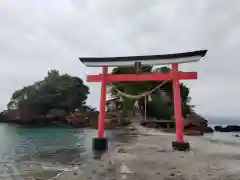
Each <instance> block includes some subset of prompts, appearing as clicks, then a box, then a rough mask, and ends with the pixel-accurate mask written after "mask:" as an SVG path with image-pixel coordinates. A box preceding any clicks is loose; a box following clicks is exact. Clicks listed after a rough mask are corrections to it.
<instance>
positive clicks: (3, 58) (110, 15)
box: [0, 0, 240, 116]
mask: <svg viewBox="0 0 240 180" xmlns="http://www.w3.org/2000/svg"><path fill="white" fill-rule="evenodd" d="M239 6H240V4H239V3H238V1H234V0H231V1H225V0H213V1H208V0H202V1H188V0H183V1H179V0H165V1H157V0H152V1H145V0H132V1H128V0H115V1H111V0H101V1H97V0H82V1H77V0H72V1H70V0H62V1H57V0H52V1H48V0H42V1H32V0H22V1H21V2H20V1H17V0H3V1H1V2H0V62H1V65H0V68H1V69H0V80H1V85H0V92H1V94H0V99H1V101H0V107H1V108H4V107H5V105H6V103H7V101H8V100H9V98H10V96H11V93H12V92H13V91H14V90H16V89H18V88H21V87H22V86H24V85H28V84H31V83H32V82H34V81H37V80H39V79H41V78H43V77H44V75H45V74H46V72H47V70H48V69H51V68H56V69H59V70H60V71H61V72H63V73H69V74H72V75H76V76H79V77H81V78H83V79H84V80H85V79H86V75H87V74H89V73H97V72H99V68H86V67H84V66H83V65H82V64H81V63H80V62H79V61H78V57H79V56H120V55H121V56H123V55H143V54H163V53H174V52H182V51H190V50H195V49H208V50H209V51H208V54H207V56H206V57H205V58H204V59H203V60H202V61H201V62H199V63H194V64H186V65H181V68H182V69H183V70H186V71H192V70H197V71H198V72H199V79H198V80H197V81H188V82H185V83H187V85H188V86H189V87H190V88H191V96H192V103H193V104H196V105H197V107H196V110H197V111H198V112H200V113H203V114H206V113H207V114H213V115H226V116H240V112H239V111H238V110H237V107H238V102H239V100H240V99H239V96H238V94H239V93H238V90H239V88H240V85H239V83H238V82H239V77H240V71H239V70H238V65H239V59H240V55H239V52H238V51H239V48H238V47H239V46H240V36H239V35H238V34H239V32H240V22H239V18H240V12H239ZM88 85H89V86H90V88H91V96H90V97H89V103H90V104H91V105H93V106H96V107H97V106H98V104H99V94H100V86H99V84H96V83H95V84H94V83H93V84H88Z"/></svg>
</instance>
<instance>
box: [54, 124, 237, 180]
mask: <svg viewBox="0 0 240 180" xmlns="http://www.w3.org/2000/svg"><path fill="white" fill-rule="evenodd" d="M134 127H135V128H136V130H131V132H132V134H133V135H132V136H133V137H134V138H133V139H131V141H130V142H127V140H126V141H123V142H118V143H116V142H115V143H113V144H112V145H111V146H110V149H109V151H108V152H106V153H105V154H104V155H103V156H101V157H100V158H99V159H94V160H92V161H91V162H90V163H89V164H87V165H86V166H84V167H82V169H81V170H76V171H75V172H69V173H68V174H67V173H66V174H63V175H62V176H61V177H60V176H59V178H58V179H60V180H63V179H69V180H77V179H81V180H83V179H88V180H90V179H91V180H114V179H115V180H124V179H128V180H137V179H138V180H146V179H151V180H160V179H165V180H213V179H222V180H238V179H240V171H239V170H240V146H239V145H236V144H224V143H222V142H219V141H211V140H207V139H204V138H203V137H187V136H186V137H185V140H187V141H189V142H190V143H191V148H192V149H191V151H188V152H178V151H173V150H172V147H171V142H172V141H173V140H175V134H167V133H163V132H161V131H159V130H154V129H147V128H144V127H141V126H139V125H138V123H134ZM131 132H129V133H128V135H129V136H131Z"/></svg>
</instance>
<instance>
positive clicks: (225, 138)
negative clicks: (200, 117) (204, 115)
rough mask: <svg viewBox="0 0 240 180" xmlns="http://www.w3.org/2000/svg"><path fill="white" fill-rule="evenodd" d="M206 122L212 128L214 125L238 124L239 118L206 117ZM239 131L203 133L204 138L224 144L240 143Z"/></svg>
mask: <svg viewBox="0 0 240 180" xmlns="http://www.w3.org/2000/svg"><path fill="white" fill-rule="evenodd" d="M208 124H209V126H211V127H212V128H214V126H223V127H224V126H227V125H238V126H240V118H229V117H208ZM236 135H239V136H240V132H214V133H211V134H205V135H204V138H207V139H210V140H214V141H219V142H222V143H226V144H236V145H240V137H236Z"/></svg>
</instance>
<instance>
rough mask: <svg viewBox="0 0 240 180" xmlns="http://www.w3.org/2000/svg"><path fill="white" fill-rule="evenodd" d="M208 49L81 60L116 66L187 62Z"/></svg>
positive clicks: (202, 55)
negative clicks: (136, 63) (138, 63)
mask: <svg viewBox="0 0 240 180" xmlns="http://www.w3.org/2000/svg"><path fill="white" fill-rule="evenodd" d="M206 53H207V50H200V51H192V52H184V53H176V54H163V55H148V56H124V57H81V58H79V59H80V61H81V62H82V63H83V64H85V65H86V66H88V67H102V66H108V67H114V66H131V65H134V64H135V62H140V63H141V64H143V65H163V64H173V63H187V62H196V61H199V60H200V59H201V58H202V57H204V56H205V54H206Z"/></svg>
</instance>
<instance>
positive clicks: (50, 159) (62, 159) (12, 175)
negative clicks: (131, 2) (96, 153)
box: [0, 124, 96, 180]
mask: <svg viewBox="0 0 240 180" xmlns="http://www.w3.org/2000/svg"><path fill="white" fill-rule="evenodd" d="M95 135H96V130H90V129H72V128H68V127H24V126H18V125H13V124H0V179H4V180H7V179H9V180H12V179H18V180H21V179H31V178H32V179H34V178H35V179H37V178H38V179H51V178H52V177H54V176H56V175H57V174H58V173H60V172H62V171H63V170H67V169H69V170H71V168H74V166H81V164H84V163H86V162H87V161H88V159H89V158H90V156H91V153H92V138H93V137H94V136H95Z"/></svg>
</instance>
